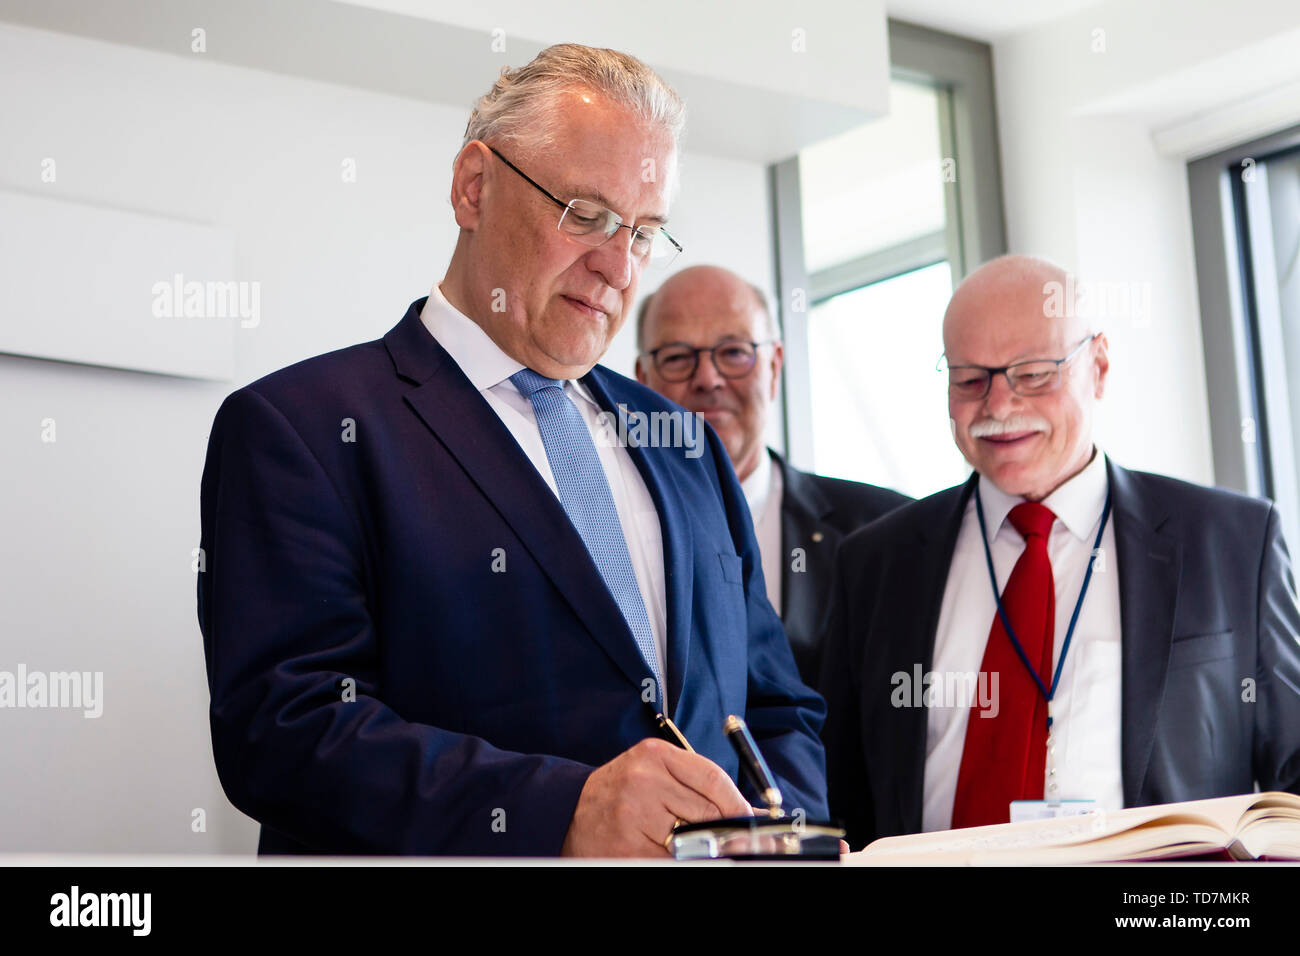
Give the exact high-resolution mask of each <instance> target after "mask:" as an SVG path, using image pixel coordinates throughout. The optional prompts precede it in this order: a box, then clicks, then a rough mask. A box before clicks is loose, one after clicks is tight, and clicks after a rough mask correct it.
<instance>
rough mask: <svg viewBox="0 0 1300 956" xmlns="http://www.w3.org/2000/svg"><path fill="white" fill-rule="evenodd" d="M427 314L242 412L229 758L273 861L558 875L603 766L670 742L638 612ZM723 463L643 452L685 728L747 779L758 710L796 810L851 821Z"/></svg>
mask: <svg viewBox="0 0 1300 956" xmlns="http://www.w3.org/2000/svg"><path fill="white" fill-rule="evenodd" d="M424 303H425V299H420V300H418V301H416V302H415V303H413V304H412V305H411V307H410V309H409V310H408V311H407V313H406V315H405V316H404V317H403V318H402V320H401V321H400V322H399V323H398V324H397V325H396V326H395V327H394V328H393V329H392V330H391V331H390V332H388V333H387V334H386V335H385V336H384V337H383V338H382V339H379V340H376V341H373V342H367V343H364V344H361V345H356V346H353V347H350V348H345V349H342V350H339V351H336V352H331V353H329V354H326V355H321V356H317V357H315V358H312V359H308V360H306V361H303V362H300V363H298V364H296V365H292V366H290V367H288V368H285V369H281V370H280V371H278V372H275V373H273V374H271V375H268V376H267V377H265V378H263V379H260V380H258V381H256V382H253V383H252V384H250V385H248V386H246V387H244V388H241V389H239V390H237V391H235V392H233V393H232V394H231V395H229V396H228V397H227V398H226V400H225V401H224V402H223V404H222V405H221V408H220V410H219V411H218V412H217V415H216V419H215V421H214V423H213V427H212V434H211V438H210V440H209V444H208V454H207V461H206V464H205V467H204V471H203V479H202V488H201V513H202V541H201V546H202V548H203V549H204V560H205V569H204V570H203V572H202V573H200V574H199V576H198V577H199V584H198V616H199V623H200V626H201V629H202V632H203V638H204V651H205V655H206V660H207V667H208V685H209V689H210V692H211V709H210V718H211V729H212V744H213V755H214V758H215V761H216V767H217V772H218V775H219V777H220V780H221V784H222V787H223V788H224V789H225V792H226V794H227V796H228V797H229V798H230V800H231V802H232V803H233V804H234V805H235V806H236V807H237V808H239V809H240V810H242V811H243V812H244V813H246V814H248V815H249V816H251V817H253V818H254V819H256V820H258V821H260V822H261V823H262V825H263V827H262V834H261V840H260V843H259V850H260V851H261V852H263V853H268V852H295V853H310V852H318V853H373V854H507V855H516V856H519V855H553V854H558V853H559V851H560V848H561V845H562V843H563V840H564V837H565V834H566V833H567V830H568V826H569V822H570V820H571V818H572V815H573V811H574V807H575V806H576V804H577V801H578V797H579V794H580V792H581V790H582V787H583V784H584V783H585V782H586V779H587V776H588V775H589V774H590V773H591V771H592V770H593V769H594V768H595V767H597V766H598V765H600V764H603V763H605V762H607V761H609V760H611V759H612V758H614V757H615V756H617V755H618V754H620V753H621V752H623V751H625V750H627V749H628V748H629V747H631V746H632V745H634V744H636V743H637V742H638V741H640V740H642V739H643V738H645V737H648V736H654V735H656V728H655V724H654V720H653V717H654V714H655V712H656V710H662V709H663V705H662V704H661V703H658V702H654V701H650V702H647V701H646V700H644V699H643V694H644V693H645V692H644V691H643V688H644V686H645V685H644V684H643V681H644V680H645V679H646V678H647V677H649V670H648V668H647V667H646V665H645V664H644V663H643V661H642V659H641V656H640V653H639V652H638V650H637V646H636V643H635V640H634V638H633V636H632V633H631V630H630V629H629V628H628V626H627V623H626V621H625V620H624V618H623V615H622V614H621V612H620V611H619V608H618V605H617V604H616V603H615V601H614V599H613V597H612V596H611V595H610V593H609V590H608V588H607V587H606V586H605V584H604V581H603V579H602V578H601V576H600V573H599V572H598V570H597V569H596V566H595V564H594V563H593V561H592V559H591V557H590V555H589V553H588V552H587V550H586V548H585V546H584V545H583V543H582V540H581V538H580V537H579V536H578V533H577V532H576V531H575V529H574V528H573V525H572V523H571V522H570V521H569V519H568V517H567V516H566V514H565V513H564V510H563V508H562V507H561V505H560V503H559V501H558V499H557V498H556V497H555V495H554V493H552V492H551V490H550V489H549V487H548V486H547V485H546V483H545V481H544V480H543V479H542V477H541V475H540V474H539V473H538V472H537V470H536V468H534V467H533V465H532V464H531V463H530V462H529V460H528V458H527V456H526V455H525V454H524V452H523V451H522V449H520V447H519V445H518V443H517V442H516V441H515V439H514V437H513V436H512V435H511V434H510V432H509V430H508V429H507V428H506V427H505V425H504V424H502V422H501V420H500V419H499V418H498V417H497V415H496V413H495V412H493V410H492V409H491V407H490V406H489V405H488V404H487V402H486V401H485V400H484V399H483V397H482V396H481V395H480V394H479V393H478V391H477V390H476V389H475V388H474V387H473V386H472V385H471V384H470V382H469V380H468V379H467V378H466V377H465V375H464V374H463V373H462V372H461V370H460V368H459V367H458V366H457V365H456V364H455V362H454V361H452V359H451V357H450V356H449V355H448V354H447V352H446V351H445V350H444V349H443V348H442V347H441V346H440V345H439V344H438V343H437V342H436V341H435V340H434V339H433V337H432V336H431V335H430V334H429V332H428V330H427V329H426V328H425V327H424V325H423V324H422V322H421V321H420V311H421V309H422V308H423V306H424ZM583 382H584V383H585V384H586V385H587V386H588V387H589V388H590V389H591V391H592V393H593V394H594V395H595V397H596V398H597V400H598V401H599V403H600V404H601V405H602V406H603V407H604V408H605V409H607V410H609V411H611V412H614V411H615V410H616V409H617V406H619V405H623V406H626V407H628V408H631V409H634V410H636V409H640V410H644V411H647V412H658V411H671V410H673V409H674V408H675V407H676V406H673V405H671V404H669V403H667V402H666V401H664V400H663V399H661V398H660V397H659V396H658V395H656V394H655V393H654V392H652V391H650V390H649V389H646V388H643V387H642V386H640V385H638V384H637V383H636V382H634V381H631V380H630V379H627V378H624V377H623V376H620V375H616V374H615V373H613V372H611V371H609V370H608V369H605V368H602V367H600V366H597V367H595V368H593V369H592V370H591V372H590V373H589V374H588V375H587V376H586V377H585V378H584V379H583ZM349 432H350V433H351V437H352V438H353V439H354V440H351V441H349V440H346V439H347V438H348V437H349ZM697 447H698V448H699V449H700V451H701V452H702V454H699V455H698V456H697V457H691V455H690V454H688V453H687V452H688V451H689V449H684V448H681V447H678V448H654V447H644V448H629V453H630V454H631V456H632V458H633V460H634V461H635V463H636V465H637V467H638V469H639V471H640V473H641V475H642V477H643V478H644V480H645V483H646V485H647V487H648V488H649V491H650V494H651V496H652V498H653V500H654V504H655V508H656V510H657V511H658V516H659V522H660V527H661V529H662V532H663V543H664V565H665V584H666V589H667V625H668V628H667V630H668V633H667V657H668V661H667V668H666V670H667V697H668V701H667V711H668V713H669V714H670V715H671V716H672V717H673V718H674V720H675V721H676V722H677V724H678V725H679V726H680V727H681V729H682V731H683V733H684V734H685V735H686V737H687V739H688V740H690V741H691V742H692V744H693V745H694V747H695V749H696V750H697V751H699V752H700V753H702V754H704V755H705V756H707V757H709V758H710V759H712V760H714V761H715V762H717V763H718V764H720V765H721V766H722V767H723V768H724V769H725V770H726V771H727V772H728V773H729V774H731V776H732V778H733V779H734V778H735V777H736V772H737V769H738V765H737V760H736V757H735V755H734V753H733V751H732V749H731V747H730V746H728V744H727V742H726V740H725V738H724V736H723V732H722V725H723V721H724V720H725V718H726V717H727V715H728V714H731V713H735V714H742V715H743V716H744V717H745V719H746V721H747V722H748V723H749V726H750V728H751V730H752V731H753V733H754V736H755V737H756V738H757V740H758V743H759V745H760V747H761V748H762V750H763V753H764V755H765V756H766V758H767V761H768V763H769V764H770V765H771V768H772V770H773V772H774V773H775V774H776V775H777V777H778V778H779V780H780V784H781V787H782V790H783V793H784V794H785V796H786V797H787V806H789V807H802V808H804V809H805V810H806V812H807V813H808V815H809V816H810V817H816V816H824V815H825V813H826V802H825V765H824V755H823V751H822V746H821V742H820V740H819V737H818V732H819V731H820V729H821V725H822V721H823V718H824V714H825V709H824V705H823V702H822V700H821V699H820V697H818V696H817V695H816V694H815V693H814V692H812V691H811V690H809V689H808V688H807V687H805V686H804V685H803V684H801V683H800V682H799V680H798V677H797V672H796V669H795V664H794V660H793V658H792V656H791V654H790V649H789V646H788V644H787V643H786V640H785V636H784V634H783V632H782V629H781V624H780V620H779V619H778V617H777V616H776V613H775V612H774V611H773V610H772V607H771V605H770V604H769V603H768V601H767V598H766V596H765V590H764V586H763V580H762V571H761V568H760V566H759V560H758V550H757V546H756V544H755V540H754V532H753V528H752V525H751V523H750V519H749V511H748V507H747V505H746V503H745V499H744V497H743V496H742V494H741V490H740V486H739V484H738V483H737V481H736V478H735V475H734V473H733V472H732V470H731V467H730V466H729V464H728V463H727V456H726V452H725V450H724V449H723V447H722V445H721V443H720V442H719V440H718V438H717V436H716V434H715V433H714V432H713V431H712V429H704V430H703V431H702V432H701V433H700V435H699V445H698V446H697ZM651 686H652V687H653V685H651ZM649 693H651V694H652V693H653V690H651V691H650V692H649ZM742 793H745V795H746V796H747V797H748V798H749V799H750V801H751V802H752V803H757V802H758V801H757V797H756V794H754V792H753V791H752V789H749V788H748V787H747V785H746V786H742Z"/></svg>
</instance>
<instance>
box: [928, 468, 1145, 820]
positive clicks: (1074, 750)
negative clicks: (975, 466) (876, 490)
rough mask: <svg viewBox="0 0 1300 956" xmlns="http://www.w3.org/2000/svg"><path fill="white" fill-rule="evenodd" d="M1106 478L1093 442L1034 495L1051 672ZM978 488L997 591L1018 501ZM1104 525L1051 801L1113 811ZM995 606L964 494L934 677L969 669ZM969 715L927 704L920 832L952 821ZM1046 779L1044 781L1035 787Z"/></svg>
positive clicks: (1074, 659)
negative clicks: (1076, 464) (1078, 462)
mask: <svg viewBox="0 0 1300 956" xmlns="http://www.w3.org/2000/svg"><path fill="white" fill-rule="evenodd" d="M1106 486H1107V479H1106V459H1105V456H1104V455H1103V454H1102V452H1101V451H1100V449H1097V450H1095V452H1094V454H1093V458H1092V461H1091V462H1089V464H1088V465H1087V466H1086V467H1085V468H1084V469H1083V470H1082V471H1081V472H1079V473H1078V474H1077V475H1075V476H1074V477H1073V478H1071V479H1070V480H1069V481H1067V482H1066V483H1065V484H1063V485H1061V487H1059V488H1057V489H1056V490H1055V491H1054V492H1052V493H1051V494H1050V495H1048V496H1047V497H1046V498H1045V499H1043V502H1042V503H1043V505H1045V506H1046V507H1047V508H1049V509H1051V511H1052V512H1053V513H1054V514H1055V515H1056V517H1057V520H1056V522H1055V523H1054V524H1053V525H1052V532H1051V535H1050V537H1049V539H1048V545H1047V552H1048V556H1049V557H1050V558H1051V562H1052V581H1053V583H1054V585H1055V587H1056V629H1055V632H1054V636H1053V641H1052V645H1053V657H1052V660H1053V668H1055V666H1056V663H1057V662H1058V661H1059V660H1060V656H1061V647H1062V645H1063V644H1064V643H1065V634H1066V631H1067V630H1068V629H1069V626H1070V616H1071V614H1073V612H1074V605H1075V603H1076V602H1077V601H1078V599H1079V589H1080V588H1081V587H1082V586H1083V576H1084V573H1085V571H1086V569H1087V565H1088V557H1089V555H1090V554H1091V553H1092V546H1093V542H1094V541H1095V540H1096V539H1097V527H1098V525H1099V523H1100V521H1101V512H1102V507H1103V505H1104V504H1105V500H1106ZM979 488H980V495H981V497H982V499H983V502H984V520H985V522H986V523H987V527H988V533H989V548H990V550H991V551H992V553H993V569H994V573H995V574H996V576H997V582H998V593H999V594H1001V593H1002V590H1003V588H1005V587H1006V583H1007V579H1008V578H1009V577H1010V576H1011V569H1012V568H1014V567H1015V564H1016V561H1018V560H1019V559H1020V554H1021V552H1022V551H1023V550H1024V539H1023V538H1021V536H1020V533H1019V532H1018V531H1016V529H1015V527H1014V526H1013V525H1012V524H1011V522H1010V521H1007V520H1006V518H1007V515H1008V514H1009V513H1010V511H1011V509H1012V508H1014V507H1015V506H1016V505H1018V504H1020V502H1021V501H1023V500H1024V499H1023V498H1016V497H1012V496H1010V495H1007V494H1005V493H1003V492H1002V491H1000V490H999V489H998V488H997V487H996V486H995V485H994V484H993V483H992V482H991V481H989V480H988V479H987V478H984V477H981V478H980V480H979ZM1114 527H1115V516H1114V509H1113V508H1112V511H1111V516H1110V519H1109V520H1108V521H1107V523H1106V530H1105V533H1104V534H1103V535H1102V539H1101V548H1100V553H1099V555H1098V558H1097V563H1096V564H1095V565H1094V567H1093V573H1092V581H1091V583H1090V584H1089V585H1088V593H1087V595H1086V596H1085V598H1084V602H1083V607H1082V609H1081V610H1080V612H1079V621H1078V624H1077V625H1076V626H1075V630H1074V637H1073V638H1072V640H1071V642H1070V651H1069V654H1068V655H1067V657H1066V659H1065V667H1064V668H1063V670H1062V672H1061V682H1060V685H1059V686H1058V688H1057V691H1056V696H1055V698H1054V699H1053V706H1052V713H1053V723H1052V733H1053V735H1054V736H1055V738H1056V768H1057V770H1056V779H1057V780H1058V781H1059V785H1060V797H1061V798H1062V799H1065V800H1072V799H1083V800H1096V801H1097V805H1098V806H1099V807H1101V808H1103V809H1107V810H1118V809H1120V808H1121V807H1123V805H1124V792H1123V784H1122V778H1121V759H1120V614H1119V574H1118V571H1117V567H1116V555H1115V531H1114ZM996 613H997V605H996V602H995V601H994V598H993V589H992V586H991V585H990V583H989V573H988V564H987V562H986V560H985V557H984V547H983V545H982V544H981V543H980V529H979V518H978V517H977V516H976V513H975V495H973V494H972V495H971V496H970V500H969V502H968V503H967V506H966V512H965V515H964V516H963V518H962V525H961V529H960V531H959V532H958V534H957V545H956V548H955V549H954V551H953V556H952V565H951V567H950V569H949V572H948V583H947V585H946V586H945V588H944V592H943V604H942V606H941V609H940V612H939V626H938V631H937V632H936V634H935V646H934V660H933V663H932V664H931V671H932V672H934V673H935V674H937V675H942V674H948V673H956V674H967V673H975V672H978V671H979V669H980V665H981V663H982V662H983V659H984V649H985V645H986V644H987V643H988V636H989V630H990V628H991V627H992V624H993V616H994V615H995V614H996ZM990 686H991V685H990ZM969 717H970V706H969V702H968V703H967V706H965V707H959V706H936V707H932V708H930V709H929V710H928V713H927V718H928V720H927V733H926V758H925V806H924V810H923V813H922V829H924V830H946V829H948V828H949V827H951V826H952V808H953V801H954V798H955V796H956V791H957V771H958V769H959V768H960V766H961V758H962V750H963V749H964V747H965V743H966V724H967V721H968V718H969ZM1045 777H1046V775H1045ZM1046 782H1047V781H1046V779H1045V780H1044V787H1046ZM1044 793H1047V791H1046V789H1044Z"/></svg>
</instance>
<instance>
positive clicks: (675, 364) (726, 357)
mask: <svg viewBox="0 0 1300 956" xmlns="http://www.w3.org/2000/svg"><path fill="white" fill-rule="evenodd" d="M773 341H774V340H773V339H768V340H767V341H764V342H746V341H745V340H743V339H727V340H726V341H725V342H719V343H718V344H717V345H714V346H711V347H709V348H706V349H697V348H695V347H694V346H692V345H687V344H686V343H685V342H669V343H668V344H667V345H661V346H659V348H657V349H651V350H650V351H649V352H646V353H645V354H646V355H648V356H649V357H650V361H651V362H653V363H654V367H655V371H656V372H658V373H659V376H660V377H661V378H662V379H663V380H664V381H666V382H685V381H686V380H687V379H689V378H690V377H691V376H692V375H694V374H695V370H696V369H697V368H699V367H700V353H701V352H708V353H709V358H710V359H712V361H713V367H714V368H716V369H717V370H718V374H719V375H721V376H722V377H723V378H742V377H744V376H745V375H748V374H749V373H750V371H751V370H752V369H753V368H754V365H755V363H757V361H758V347H759V346H760V345H770V344H771V343H772V342H773Z"/></svg>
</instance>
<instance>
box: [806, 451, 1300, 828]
mask: <svg viewBox="0 0 1300 956" xmlns="http://www.w3.org/2000/svg"><path fill="white" fill-rule="evenodd" d="M1106 471H1107V475H1108V476H1109V480H1110V488H1111V498H1112V517H1111V520H1112V521H1113V522H1114V530H1115V548H1116V551H1117V552H1118V554H1116V555H1115V556H1114V559H1115V562H1116V564H1117V565H1118V573H1119V597H1120V627H1121V635H1120V640H1121V661H1122V663H1121V680H1122V687H1123V690H1122V703H1121V709H1122V718H1121V720H1122V727H1121V750H1122V753H1121V764H1122V768H1123V769H1122V773H1123V790H1124V805H1125V806H1130V807H1131V806H1145V805H1149V804H1155V803H1171V802H1176V801H1182V800H1196V799H1202V798H1207V797H1220V796H1227V795H1230V794H1238V793H1249V792H1251V791H1252V790H1254V789H1255V786H1256V784H1258V785H1259V787H1260V789H1262V790H1288V791H1291V792H1292V793H1300V638H1298V637H1297V635H1300V610H1298V609H1297V605H1296V592H1295V583H1294V579H1293V577H1292V574H1291V562H1290V558H1289V557H1288V554H1287V548H1286V544H1285V542H1284V541H1283V539H1282V532H1281V528H1280V522H1279V519H1278V514H1277V510H1276V508H1275V507H1274V506H1273V505H1272V504H1271V503H1270V502H1268V501H1264V500H1259V499H1255V498H1249V497H1246V496H1244V495H1240V494H1237V493H1235V492H1229V491H1223V490H1220V489H1215V488H1204V487H1201V486H1199V485H1192V484H1188V483H1186V482H1182V481H1176V480H1174V479H1172V478H1166V477H1163V476H1160V475H1152V474H1146V473H1143V472H1135V471H1127V470H1125V469H1123V468H1120V467H1118V466H1117V465H1115V464H1114V463H1113V462H1111V461H1110V460H1109V459H1107V462H1106ZM975 480H976V479H975V476H972V477H971V480H970V481H968V482H966V484H964V485H960V486H958V487H955V488H950V489H948V490H947V491H941V492H939V493H938V494H936V495H931V496H930V497H928V498H923V499H921V500H920V501H916V502H914V503H912V504H910V505H907V506H905V507H903V508H900V509H898V510H897V511H894V512H891V513H890V514H889V515H886V516H885V517H884V518H882V519H881V520H880V521H878V522H876V523H874V524H873V525H872V526H871V527H869V528H866V529H863V530H862V531H860V532H858V533H856V534H853V535H851V536H849V537H848V538H846V539H845V541H844V543H843V545H842V546H841V549H840V555H839V560H838V562H837V577H836V581H835V584H834V588H833V590H834V594H833V597H832V602H833V603H832V610H831V614H830V623H829V626H828V629H827V636H826V646H825V658H824V661H823V667H822V678H821V681H820V686H819V690H821V692H822V694H823V695H824V696H825V697H826V700H827V707H828V711H829V713H828V717H827V721H826V725H825V729H824V731H823V740H824V741H825V743H826V745H827V775H828V786H829V788H830V803H831V814H832V816H835V817H838V818H839V819H841V820H843V821H844V823H845V824H846V826H847V828H848V830H849V843H850V845H851V846H852V847H853V848H854V849H858V848H860V847H862V846H863V845H865V844H866V843H868V842H870V841H871V840H873V839H876V838H877V837H883V836H892V835H894V834H900V833H915V832H918V831H919V830H920V829H921V804H922V795H923V788H924V773H925V752H926V711H925V708H924V707H916V708H895V707H892V706H891V704H890V693H891V691H892V690H893V689H894V687H893V685H892V684H891V681H890V676H891V675H892V674H894V673H895V672H897V671H907V672H910V671H911V670H912V668H913V667H914V665H916V664H917V663H919V664H920V665H921V667H922V668H923V670H925V671H928V670H929V669H930V666H931V661H932V659H933V653H934V641H935V630H936V628H937V627H938V622H939V607H940V604H941V602H942V600H943V592H944V586H945V584H946V582H947V577H948V566H949V563H950V562H951V560H952V554H953V549H954V547H955V545H956V541H957V532H958V529H959V528H960V526H961V520H962V514H963V512H964V510H965V507H966V500H967V498H968V497H969V496H970V494H971V491H972V489H973V488H974V482H975Z"/></svg>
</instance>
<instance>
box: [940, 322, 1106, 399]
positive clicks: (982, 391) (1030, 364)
mask: <svg viewBox="0 0 1300 956" xmlns="http://www.w3.org/2000/svg"><path fill="white" fill-rule="evenodd" d="M1099 335H1101V333H1100V332H1094V333H1093V334H1092V335H1089V336H1088V337H1087V338H1086V339H1084V340H1083V341H1082V342H1080V343H1079V344H1078V345H1076V346H1075V347H1074V348H1072V349H1071V350H1070V354H1068V355H1067V356H1065V358H1059V359H1031V360H1029V361H1027V362H1016V363H1014V364H1013V365H1003V366H1002V367H1001V368H989V367H987V366H984V365H945V363H946V357H945V356H940V358H939V364H938V365H936V366H935V368H936V370H937V371H940V372H942V371H944V368H945V367H946V368H947V371H948V394H949V395H950V396H951V397H953V398H955V399H957V400H958V401H963V402H977V401H980V400H982V399H983V398H984V397H985V396H986V395H988V393H989V390H990V389H992V387H993V376H994V375H1003V376H1005V377H1006V380H1007V385H1009V386H1010V387H1011V391H1013V392H1015V393H1016V394H1017V395H1024V396H1025V397H1027V398H1033V397H1034V396H1036V395H1047V394H1049V393H1051V392H1054V391H1056V390H1057V389H1058V388H1060V387H1061V368H1062V366H1064V365H1065V364H1066V363H1067V362H1069V361H1070V360H1071V359H1073V358H1074V357H1075V356H1076V355H1078V354H1079V352H1080V351H1081V350H1082V349H1083V347H1084V346H1085V345H1087V344H1088V343H1090V342H1092V341H1093V340H1094V339H1096V338H1097V336H1099Z"/></svg>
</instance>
